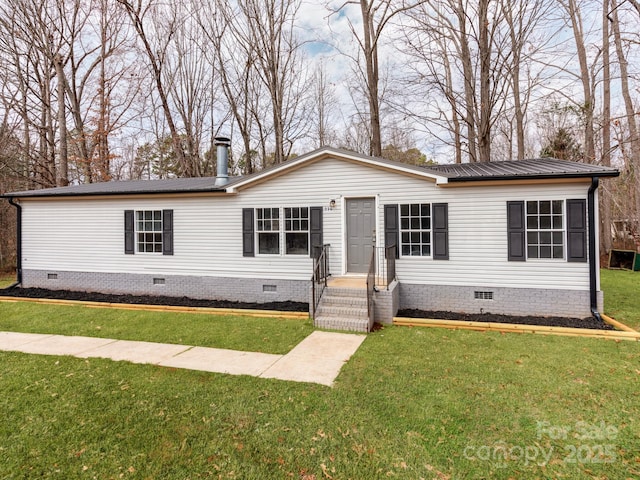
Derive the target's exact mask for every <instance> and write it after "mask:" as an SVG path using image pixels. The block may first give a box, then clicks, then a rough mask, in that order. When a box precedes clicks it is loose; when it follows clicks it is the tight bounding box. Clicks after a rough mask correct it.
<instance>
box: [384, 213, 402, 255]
mask: <svg viewBox="0 0 640 480" xmlns="http://www.w3.org/2000/svg"><path fill="white" fill-rule="evenodd" d="M399 231H400V229H399V228H398V205H385V206H384V245H385V247H391V246H393V245H395V246H396V258H400V243H399V242H398V240H399Z"/></svg>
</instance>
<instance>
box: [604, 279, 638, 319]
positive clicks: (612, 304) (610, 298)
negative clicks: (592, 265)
mask: <svg viewBox="0 0 640 480" xmlns="http://www.w3.org/2000/svg"><path fill="white" fill-rule="evenodd" d="M600 288H601V289H602V291H603V292H604V312H605V313H606V314H607V315H609V316H611V317H613V318H615V319H616V320H619V321H621V322H622V323H624V324H625V325H628V326H630V327H631V328H633V329H635V330H638V331H640V272H632V271H629V270H604V269H603V270H600Z"/></svg>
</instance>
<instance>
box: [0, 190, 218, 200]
mask: <svg viewBox="0 0 640 480" xmlns="http://www.w3.org/2000/svg"><path fill="white" fill-rule="evenodd" d="M188 193H227V189H225V188H222V189H220V188H216V189H212V188H199V189H189V190H185V189H182V190H171V189H163V190H149V191H139V190H137V191H121V192H113V191H112V192H64V193H50V194H39V193H32V194H25V193H23V192H16V193H5V194H2V195H0V198H74V197H76V198H77V197H117V196H132V195H172V194H173V195H182V194H188Z"/></svg>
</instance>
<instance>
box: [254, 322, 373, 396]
mask: <svg viewBox="0 0 640 480" xmlns="http://www.w3.org/2000/svg"><path fill="white" fill-rule="evenodd" d="M365 338H367V337H366V335H355V334H351V333H334V332H313V333H312V334H311V335H309V336H308V337H307V338H305V339H304V340H303V341H302V342H300V343H299V344H298V345H296V346H295V347H294V348H293V349H292V350H291V351H290V352H289V353H287V354H286V355H285V356H283V357H282V358H281V359H280V360H279V361H278V362H276V363H275V364H274V365H273V366H272V367H271V368H269V369H268V370H266V371H265V372H264V373H263V374H262V375H260V376H261V377H262V378H276V379H279V380H290V381H294V382H309V383H319V384H321V385H327V386H332V385H333V382H334V381H335V379H336V377H337V376H338V374H339V373H340V370H341V369H342V367H343V365H344V364H345V362H346V361H347V360H349V358H351V356H352V355H353V354H354V353H355V352H356V350H358V348H359V347H360V345H361V344H362V342H364V340H365Z"/></svg>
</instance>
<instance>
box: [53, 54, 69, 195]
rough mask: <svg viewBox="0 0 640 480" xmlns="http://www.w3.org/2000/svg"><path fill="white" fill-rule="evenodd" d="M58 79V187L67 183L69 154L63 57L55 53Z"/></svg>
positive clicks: (54, 60) (54, 61)
mask: <svg viewBox="0 0 640 480" xmlns="http://www.w3.org/2000/svg"><path fill="white" fill-rule="evenodd" d="M53 63H54V66H55V69H56V77H57V81H58V128H59V129H60V132H59V136H60V146H59V148H58V159H59V161H58V167H59V168H58V178H57V181H56V184H57V185H58V186H59V187H63V186H66V185H69V156H68V151H67V118H66V117H67V116H66V109H65V101H64V99H65V77H64V70H63V68H62V63H63V59H62V56H61V55H59V54H58V55H56V56H55V58H54V59H53Z"/></svg>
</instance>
